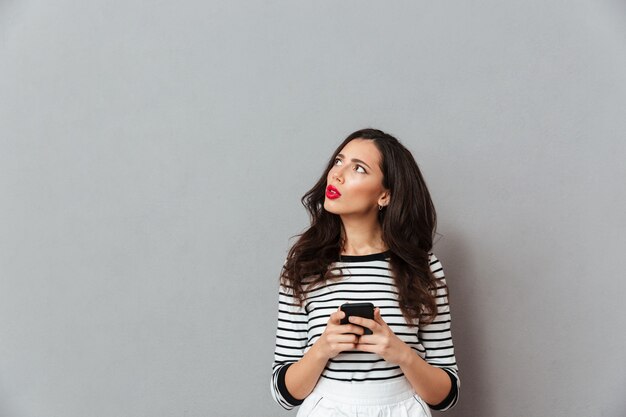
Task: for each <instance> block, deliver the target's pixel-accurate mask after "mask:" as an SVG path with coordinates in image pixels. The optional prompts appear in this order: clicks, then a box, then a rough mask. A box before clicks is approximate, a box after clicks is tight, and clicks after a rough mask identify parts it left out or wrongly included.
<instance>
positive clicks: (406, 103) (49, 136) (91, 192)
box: [0, 0, 626, 417]
mask: <svg viewBox="0 0 626 417" xmlns="http://www.w3.org/2000/svg"><path fill="white" fill-rule="evenodd" d="M368 126H372V127H376V128H380V129H383V130H385V131H388V132H389V133H391V134H393V135H395V136H396V137H398V138H399V139H400V140H401V141H402V142H403V143H404V144H405V145H406V146H407V147H408V148H409V149H410V150H411V151H412V152H413V154H414V156H415V158H416V160H417V161H418V163H419V164H420V167H421V168H422V170H423V173H424V175H425V178H426V180H427V182H428V185H429V187H430V191H431V193H432V197H433V199H434V202H435V205H436V208H437V210H438V215H439V228H438V232H439V233H440V234H441V236H440V239H439V240H438V241H437V243H436V245H435V247H434V249H433V250H434V252H435V253H436V255H437V256H438V257H439V258H440V259H441V261H442V264H443V266H444V271H445V273H446V276H447V278H448V281H449V285H450V288H451V297H452V314H453V331H454V341H455V345H456V348H457V355H458V362H459V365H460V369H461V377H462V387H461V400H460V402H459V404H458V405H457V407H456V408H455V409H453V410H451V411H449V412H447V413H446V414H445V415H449V416H464V417H466V416H470V417H471V416H483V417H516V416H520V417H522V416H524V417H528V416H551V417H560V416H562V417H566V416H567V417H571V416H615V417H618V416H624V415H626V400H624V393H625V392H626V384H625V375H626V369H625V354H624V351H625V348H626V332H624V329H626V314H625V313H626V311H625V310H626V308H625V307H624V300H623V296H624V294H625V293H626V284H625V280H624V270H625V269H626V257H624V256H623V252H624V250H626V238H625V232H626V230H624V229H625V227H624V225H625V223H626V222H625V220H626V218H625V217H626V216H625V212H626V210H625V202H626V197H625V196H626V193H625V191H626V190H625V185H624V178H626V168H625V164H624V156H625V155H626V152H625V151H626V144H625V141H624V137H625V132H626V6H625V4H624V2H623V1H619V2H618V1H609V0H586V1H567V2H566V1H555V0H527V1H519V2H503V1H501V0H491V1H490V0H486V1H481V2H471V1H454V2H368V1H332V2H331V1H328V2H326V1H316V2H296V1H265V2H226V1H224V2H205V1H199V0H194V1H187V2H174V1H169V2H168V1H159V2H153V1H132V0H131V1H128V0H126V1H98V2H85V1H79V0H73V1H70V0H64V1H57V2H45V1H34V0H33V1H27V0H24V1H17V0H13V1H3V2H0V192H1V194H0V196H1V198H0V210H1V211H0V415H1V416H3V417H4V416H10V417H22V416H32V417H48V416H50V417H66V416H67V417H87V416H94V417H95V416H110V417H124V416H128V417H134V416H184V417H191V416H208V415H211V416H288V415H292V416H294V415H295V410H294V411H291V412H283V411H282V409H281V408H280V406H278V405H277V404H276V403H274V402H273V401H272V399H271V397H270V393H269V376H270V372H271V363H272V359H273V347H274V346H273V345H274V337H275V325H276V315H277V311H276V309H277V292H276V291H277V284H278V274H279V272H280V267H281V265H282V262H283V260H284V257H285V255H286V253H287V250H288V248H289V246H290V245H291V244H293V242H294V241H295V240H294V239H290V236H293V235H295V234H297V233H300V232H301V231H303V230H304V228H305V227H306V226H307V224H308V217H307V215H306V212H305V211H304V209H303V208H302V207H301V205H300V202H299V199H300V197H301V196H302V194H303V193H304V192H305V191H306V190H308V189H309V188H310V187H311V186H312V185H313V184H314V182H315V181H316V180H317V178H318V177H319V175H320V174H321V173H322V170H323V167H324V166H325V164H326V162H327V160H328V158H329V156H330V154H331V152H332V150H333V149H334V148H335V147H336V146H337V145H338V144H339V143H340V142H341V140H342V139H343V138H344V137H345V136H346V135H348V134H349V133H350V132H352V131H354V130H356V129H359V128H363V127H368Z"/></svg>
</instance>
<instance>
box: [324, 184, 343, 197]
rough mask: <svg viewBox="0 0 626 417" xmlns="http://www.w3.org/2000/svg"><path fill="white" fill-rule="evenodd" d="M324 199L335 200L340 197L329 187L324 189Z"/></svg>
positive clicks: (339, 194) (337, 192) (336, 191)
mask: <svg viewBox="0 0 626 417" xmlns="http://www.w3.org/2000/svg"><path fill="white" fill-rule="evenodd" d="M326 197H328V198H330V199H331V200H334V199H335V198H339V197H341V193H340V192H339V190H337V189H336V188H335V187H333V186H332V185H329V186H328V187H326Z"/></svg>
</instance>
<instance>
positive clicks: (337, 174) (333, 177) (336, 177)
mask: <svg viewBox="0 0 626 417" xmlns="http://www.w3.org/2000/svg"><path fill="white" fill-rule="evenodd" d="M331 178H332V179H333V180H335V181H338V182H340V183H341V182H343V177H342V176H341V175H339V173H338V172H337V171H335V172H333V174H332V175H331Z"/></svg>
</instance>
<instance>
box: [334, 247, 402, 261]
mask: <svg viewBox="0 0 626 417" xmlns="http://www.w3.org/2000/svg"><path fill="white" fill-rule="evenodd" d="M390 255H391V249H387V250H386V251H384V252H378V253H370V254H368V255H341V254H340V255H339V262H368V261H384V260H385V259H387V258H389V257H390Z"/></svg>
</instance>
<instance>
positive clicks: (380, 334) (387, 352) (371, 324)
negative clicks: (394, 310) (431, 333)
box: [350, 307, 412, 365]
mask: <svg viewBox="0 0 626 417" xmlns="http://www.w3.org/2000/svg"><path fill="white" fill-rule="evenodd" d="M350 323H354V324H358V325H360V326H364V327H367V328H369V329H370V330H371V331H372V333H373V334H365V335H361V336H360V337H359V341H358V343H357V345H356V348H355V349H357V350H362V351H364V352H372V353H377V354H378V355H380V356H382V357H383V359H385V360H386V361H387V362H389V363H393V364H395V365H401V364H402V363H403V362H405V361H406V360H407V358H409V355H410V354H411V353H412V349H411V348H410V347H409V345H407V344H406V343H404V341H402V340H401V339H400V338H399V337H398V336H396V334H395V333H394V332H393V330H391V328H390V327H389V326H388V325H387V323H385V321H384V320H383V318H382V317H381V315H380V308H378V307H376V308H375V309H374V320H370V319H366V318H364V317H357V316H350Z"/></svg>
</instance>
